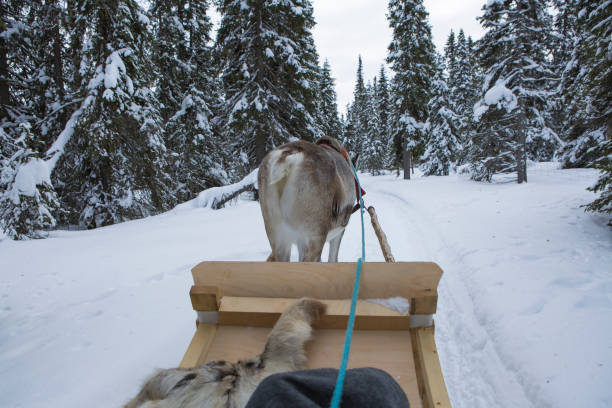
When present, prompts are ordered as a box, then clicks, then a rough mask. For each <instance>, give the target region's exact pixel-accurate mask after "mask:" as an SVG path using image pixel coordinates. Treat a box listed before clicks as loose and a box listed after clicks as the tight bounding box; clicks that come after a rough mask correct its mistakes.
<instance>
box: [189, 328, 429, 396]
mask: <svg viewBox="0 0 612 408" xmlns="http://www.w3.org/2000/svg"><path fill="white" fill-rule="evenodd" d="M268 333H269V329H267V328H255V327H241V326H221V325H220V326H219V327H218V329H217V335H216V336H215V339H214V340H213V344H211V346H210V349H209V352H208V355H207V360H228V361H238V360H242V359H247V358H250V357H252V356H255V355H257V354H260V353H261V352H262V351H263V348H264V345H265V342H266V338H267V336H268ZM344 335H345V331H344V330H315V332H314V335H313V340H312V341H311V342H310V343H309V344H308V345H307V347H306V353H307V356H308V363H307V368H324V367H332V368H338V367H339V366H340V361H341V359H342V348H343V346H344ZM204 362H205V360H202V361H200V362H199V363H200V364H201V363H204ZM348 367H349V368H357V367H377V368H380V369H381V370H384V371H386V372H387V373H389V374H390V375H391V376H392V377H393V378H394V379H395V381H397V382H398V384H399V385H400V386H401V387H402V389H403V390H404V392H405V393H406V395H407V397H408V400H409V401H410V407H411V408H421V407H422V405H421V398H420V396H419V390H418V383H417V378H416V370H415V366H414V356H413V353H412V342H411V339H410V332H409V331H400V330H395V331H362V330H356V331H355V332H354V333H353V340H352V343H351V353H350V357H349V362H348Z"/></svg>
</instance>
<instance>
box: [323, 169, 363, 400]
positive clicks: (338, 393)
mask: <svg viewBox="0 0 612 408" xmlns="http://www.w3.org/2000/svg"><path fill="white" fill-rule="evenodd" d="M349 163H351V162H350V161H349ZM351 169H353V174H355V180H357V194H358V195H359V209H360V213H361V258H359V259H358V260H357V272H355V283H354V284H353V297H352V299H351V313H350V314H349V320H348V325H347V328H346V337H345V338H344V349H343V350H342V363H341V364H340V370H339V371H338V378H337V379H336V388H334V394H333V395H332V400H331V408H338V407H339V406H340V399H341V398H342V388H343V387H344V377H345V375H346V365H347V364H348V358H349V352H350V350H351V340H352V338H353V327H354V326H355V308H356V307H357V295H358V294H359V280H360V278H361V265H362V263H363V262H364V261H365V234H364V227H363V207H364V204H363V198H362V197H361V184H360V183H359V177H357V171H356V170H355V167H354V166H353V163H351Z"/></svg>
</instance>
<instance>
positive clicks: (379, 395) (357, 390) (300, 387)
mask: <svg viewBox="0 0 612 408" xmlns="http://www.w3.org/2000/svg"><path fill="white" fill-rule="evenodd" d="M337 376H338V370H336V369H332V368H321V369H317V370H303V371H293V372H288V373H281V374H274V375H271V376H270V377H268V378H266V379H265V380H263V381H262V382H261V384H259V386H258V387H257V389H256V390H255V392H254V393H253V395H252V396H251V399H250V400H249V402H248V403H247V406H246V408H276V407H295V408H318V407H321V408H329V406H330V403H331V398H332V394H333V393H334V388H335V386H336V377H337ZM340 406H341V407H344V408H349V407H355V408H361V407H364V408H365V407H390V408H410V405H409V403H408V399H407V398H406V394H404V391H402V389H401V387H400V386H399V384H398V383H397V382H395V380H394V379H393V377H391V376H390V375H389V374H387V373H386V372H384V371H382V370H379V369H377V368H356V369H352V370H347V372H346V377H345V379H344V388H343V392H342V402H341V404H340Z"/></svg>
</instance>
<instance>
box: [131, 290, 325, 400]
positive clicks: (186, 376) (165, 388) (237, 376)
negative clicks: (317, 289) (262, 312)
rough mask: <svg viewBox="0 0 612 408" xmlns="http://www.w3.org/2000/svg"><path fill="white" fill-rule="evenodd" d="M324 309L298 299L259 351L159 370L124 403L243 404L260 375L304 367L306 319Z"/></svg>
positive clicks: (314, 302) (308, 326)
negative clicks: (233, 360)
mask: <svg viewBox="0 0 612 408" xmlns="http://www.w3.org/2000/svg"><path fill="white" fill-rule="evenodd" d="M325 310H326V305H325V304H324V303H321V302H319V301H317V300H313V299H300V300H298V301H297V302H296V303H294V304H293V305H292V306H290V307H289V308H288V309H287V310H285V312H284V313H283V314H282V315H281V317H280V318H279V320H278V321H277V322H276V324H275V325H274V327H273V328H272V330H271V331H270V334H269V335H268V340H267V341H266V345H265V347H264V350H263V352H262V353H261V354H260V355H258V356H256V357H253V358H251V359H249V360H243V361H239V362H237V363H231V362H228V361H209V362H207V363H205V364H203V365H201V366H199V367H196V368H190V369H184V368H172V369H168V370H161V371H159V372H158V373H156V374H154V375H153V377H151V378H150V379H149V380H148V381H147V382H146V383H145V385H144V386H143V387H142V389H141V390H140V392H139V393H138V395H137V396H136V397H134V398H133V399H132V400H131V401H130V402H129V403H128V404H127V405H126V406H125V407H124V408H213V407H214V408H240V407H244V406H245V405H246V404H247V402H248V400H249V398H250V397H251V395H252V394H253V392H254V391H255V388H257V386H258V385H259V383H261V382H262V381H263V380H264V379H265V378H266V377H268V376H270V375H272V374H276V373H282V372H286V371H294V370H302V369H304V368H305V364H306V353H305V350H304V345H305V343H306V342H307V341H308V340H309V339H310V337H311V335H312V326H311V324H312V322H313V321H314V320H316V319H318V318H319V317H320V316H322V315H324V314H325Z"/></svg>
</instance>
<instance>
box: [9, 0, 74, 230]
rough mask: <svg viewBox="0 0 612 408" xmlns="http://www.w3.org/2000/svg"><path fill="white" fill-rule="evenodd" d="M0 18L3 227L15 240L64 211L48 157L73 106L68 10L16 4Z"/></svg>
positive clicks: (41, 4)
mask: <svg viewBox="0 0 612 408" xmlns="http://www.w3.org/2000/svg"><path fill="white" fill-rule="evenodd" d="M0 14H1V16H0V21H1V24H2V29H0V31H1V32H2V34H1V35H0V111H1V113H2V114H1V115H0V129H1V132H0V133H1V134H2V139H3V140H2V145H3V146H2V147H1V148H0V160H2V182H1V183H0V184H1V185H2V186H1V187H0V212H1V213H2V218H3V220H2V221H1V223H2V224H3V228H5V229H6V232H7V234H8V235H9V236H11V237H12V238H15V239H24V238H27V237H34V238H37V237H40V236H42V234H43V233H42V232H41V231H42V230H44V229H47V228H51V227H53V226H54V225H55V223H56V220H55V215H54V212H55V211H56V210H57V208H58V201H57V195H56V192H55V191H54V189H53V185H52V184H51V179H50V171H48V170H47V169H48V166H47V162H46V161H45V152H46V151H47V149H49V147H50V146H51V145H52V143H53V142H54V137H56V136H57V134H59V133H60V131H61V129H62V128H63V126H64V125H65V123H66V121H67V118H68V117H69V115H70V112H71V110H72V109H73V107H72V106H71V105H73V104H74V103H73V102H71V101H70V98H69V97H67V87H66V86H65V80H64V76H65V75H66V72H65V71H66V70H65V68H66V67H65V66H64V62H63V54H64V46H63V35H64V32H63V21H64V14H65V10H64V9H62V8H61V6H60V3H59V2H58V1H44V2H43V1H31V2H24V1H18V0H9V1H7V2H5V3H3V4H2V5H1V6H0Z"/></svg>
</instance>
